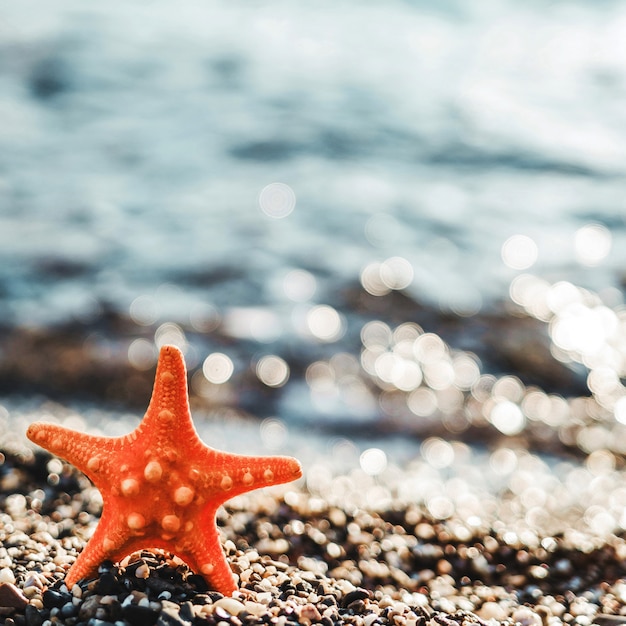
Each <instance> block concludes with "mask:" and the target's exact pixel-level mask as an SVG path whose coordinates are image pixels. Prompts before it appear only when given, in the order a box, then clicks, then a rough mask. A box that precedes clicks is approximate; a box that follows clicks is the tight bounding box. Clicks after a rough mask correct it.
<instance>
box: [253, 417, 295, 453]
mask: <svg viewBox="0 0 626 626" xmlns="http://www.w3.org/2000/svg"><path fill="white" fill-rule="evenodd" d="M260 431H261V441H263V445H264V446H265V447H266V448H267V449H268V450H280V449H281V448H282V447H283V445H284V444H285V442H286V441H287V434H288V433H287V427H286V426H285V424H284V423H283V422H282V421H281V420H279V419H277V418H275V417H268V418H267V419H264V420H263V421H262V422H261V426H260Z"/></svg>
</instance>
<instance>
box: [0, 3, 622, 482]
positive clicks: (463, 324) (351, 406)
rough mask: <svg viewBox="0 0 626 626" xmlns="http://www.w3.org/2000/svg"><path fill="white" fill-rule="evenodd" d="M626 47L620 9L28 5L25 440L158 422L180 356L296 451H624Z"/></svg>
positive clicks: (10, 313)
mask: <svg viewBox="0 0 626 626" xmlns="http://www.w3.org/2000/svg"><path fill="white" fill-rule="evenodd" d="M624 41H626V6H625V5H624V3H623V2H619V1H617V0H615V1H611V0H602V1H599V2H594V3H586V2H574V1H566V0H562V1H557V2H547V1H540V0H535V1H530V2H526V3H523V5H522V4H520V3H518V2H513V1H505V2H491V1H488V0H484V1H481V2H474V3H467V2H455V1H452V0H448V1H441V2H429V1H426V0H424V1H418V0H414V1H408V0H405V1H400V0H397V1H396V0H384V1H382V0H371V1H367V2H362V1H361V2H357V1H355V0H348V1H346V2H341V3H337V2H327V1H324V0H322V1H321V2H315V3H301V2H296V3H293V2H291V3H290V2H283V1H279V0H276V1H267V2H258V3H252V4H251V3H248V2H242V1H239V0H228V1H226V0H213V1H205V0H203V1H193V0H189V1H185V2H182V3H177V4H173V3H171V2H168V1H166V0H143V1H139V0H137V1H131V2H117V1H113V2H108V3H106V4H105V5H101V6H96V5H87V4H85V3H84V2H80V1H79V0H60V1H55V0H52V1H50V2H46V3H35V2H33V1H32V0H21V1H20V2H12V3H10V2H3V3H2V4H1V6H0V333H1V335H0V392H1V393H2V395H3V397H4V398H5V399H6V400H5V403H4V405H5V407H6V408H5V412H6V416H5V422H6V424H9V425H11V424H15V423H16V420H17V421H19V420H18V418H17V417H15V416H19V415H28V411H29V410H30V409H29V407H31V406H33V405H37V402H39V401H42V402H43V401H44V399H45V398H52V399H54V400H55V401H57V402H61V403H62V404H63V405H64V406H65V405H68V406H73V405H74V404H75V403H76V402H77V401H78V400H80V401H81V402H84V403H86V404H82V405H80V406H81V407H82V408H81V409H80V412H81V413H82V414H83V415H84V416H87V417H85V419H86V420H87V423H88V424H91V425H92V426H94V425H98V427H102V428H104V429H105V430H106V428H107V427H106V426H102V424H103V421H102V419H101V414H100V413H98V412H97V410H96V408H94V407H98V406H101V405H102V403H103V402H104V403H106V406H110V407H117V409H119V410H121V411H126V410H129V411H133V412H135V414H136V415H138V414H140V413H141V408H142V407H145V406H146V405H147V398H148V396H147V394H149V385H150V383H151V380H150V377H151V375H152V374H151V370H150V368H151V367H153V366H154V358H155V354H156V346H157V345H159V344H162V343H164V342H172V343H177V344H178V345H181V346H182V347H184V348H185V350H186V354H187V360H188V365H189V369H190V373H191V380H192V391H193V393H194V395H195V397H196V404H197V406H198V408H197V410H198V415H199V416H200V421H202V419H201V416H202V415H203V414H204V413H202V411H204V412H205V413H206V416H207V419H208V418H214V419H218V420H219V419H221V420H222V422H223V423H225V422H224V420H226V421H227V418H228V419H231V418H232V419H235V420H238V419H244V418H245V416H246V415H254V416H256V417H257V418H259V420H262V424H263V425H264V426H263V428H265V431H264V432H265V440H264V441H265V443H268V442H269V443H268V446H269V447H270V448H274V449H280V446H281V445H282V444H281V442H282V441H284V440H285V437H287V432H288V431H289V429H294V428H295V429H300V430H299V431H298V432H299V433H300V434H299V435H293V436H294V437H297V436H300V437H303V438H304V439H306V437H307V436H308V434H309V433H310V432H317V431H319V430H320V429H321V430H322V432H323V433H324V436H329V437H330V436H331V435H332V436H333V437H335V438H334V439H333V441H334V442H335V443H334V444H333V445H335V444H337V441H339V444H337V445H339V446H340V447H339V448H338V449H339V450H345V448H342V447H341V445H343V444H344V443H345V442H346V441H348V442H350V441H352V439H353V438H355V437H357V434H358V436H364V435H366V436H367V437H370V438H371V440H372V441H374V442H375V444H376V445H381V446H382V445H383V444H382V443H381V441H382V440H383V439H384V438H385V437H390V438H391V437H399V438H400V440H401V442H402V443H403V445H407V439H406V438H405V437H404V435H405V434H406V433H409V434H410V435H412V436H413V435H415V437H416V441H421V440H422V439H424V438H429V439H428V441H430V442H431V443H432V442H433V441H435V442H439V441H444V440H447V439H449V438H455V439H458V440H461V441H465V442H466V443H468V444H471V445H473V443H474V442H476V441H478V442H481V443H485V442H489V441H495V440H499V439H498V438H514V439H515V441H521V442H522V444H523V445H529V446H530V445H532V446H535V447H538V448H542V447H543V448H545V449H547V450H548V451H550V452H552V451H554V450H555V449H560V448H561V447H563V446H565V448H567V449H568V450H572V449H574V450H576V451H577V452H581V451H582V453H584V454H590V453H593V452H594V451H598V450H604V449H608V450H612V453H615V454H618V455H619V454H622V452H624V451H625V450H626V436H625V433H624V432H623V430H624V429H625V428H626V426H625V424H626V399H625V398H626V389H625V388H624V386H623V385H622V380H623V379H624V375H625V374H626V318H625V317H624V315H623V312H622V311H623V309H622V306H623V295H624V284H625V282H626V203H625V202H626V201H625V198H626V178H625V174H626V106H625V104H626V102H625V100H626V45H624ZM69 347H71V350H70V349H69ZM116 368H117V370H116ZM113 370H116V371H119V374H118V375H117V377H116V374H115V373H113ZM146 385H147V386H146ZM34 398H35V399H36V400H33V399H34ZM90 407H91V408H90ZM120 407H121V408H120ZM137 407H139V408H137ZM76 410H78V409H76ZM111 410H113V409H111ZM89 415H95V417H93V419H92V420H91V421H90V418H89V417H88V416H89ZM11 416H13V418H14V420H13V422H12V421H11ZM216 416H217V417H216ZM233 416H234V417H233ZM20 419H21V418H20ZM235 423H237V422H235ZM7 427H10V426H7ZM254 428H256V429H257V430H256V431H254V432H256V433H258V426H256V425H255V427H254ZM268 429H269V430H268ZM268 433H269V434H268ZM489 433H491V434H489ZM337 437H339V439H337ZM438 437H441V438H442V439H441V440H439V439H436V438H438ZM433 438H435V439H433ZM520 438H521V439H520ZM410 441H411V439H409V442H410ZM277 442H278V443H277ZM342 442H343V443H342ZM346 445H347V444H346ZM372 445H373V444H372ZM409 445H411V444H409ZM371 449H374V450H378V448H377V447H373V448H371ZM415 449H418V448H417V447H415ZM339 454H340V456H341V452H340V453H339ZM375 454H376V453H374V457H373V459H374V461H373V462H375V461H376V456H375ZM379 460H380V458H379ZM370 469H371V468H370ZM373 473H375V471H373Z"/></svg>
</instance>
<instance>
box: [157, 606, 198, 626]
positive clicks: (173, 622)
mask: <svg viewBox="0 0 626 626" xmlns="http://www.w3.org/2000/svg"><path fill="white" fill-rule="evenodd" d="M170 604H171V603H170ZM174 606H175V605H174ZM156 623H157V626H189V624H190V622H188V621H187V620H184V619H183V618H182V617H181V616H180V613H179V612H178V607H177V606H176V608H172V607H170V606H167V607H163V610H162V611H161V613H160V614H159V617H158V619H157V622H156Z"/></svg>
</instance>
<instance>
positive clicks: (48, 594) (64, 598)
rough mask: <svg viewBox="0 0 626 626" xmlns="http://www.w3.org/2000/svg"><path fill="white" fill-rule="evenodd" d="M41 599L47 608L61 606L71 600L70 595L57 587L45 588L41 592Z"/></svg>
mask: <svg viewBox="0 0 626 626" xmlns="http://www.w3.org/2000/svg"><path fill="white" fill-rule="evenodd" d="M42 600H43V605H44V606H45V607H46V608H47V609H53V608H55V607H56V608H61V607H62V606H63V605H64V604H67V603H68V602H71V601H72V596H71V594H69V593H65V592H64V591H59V590H58V589H46V590H45V591H44V592H43V596H42Z"/></svg>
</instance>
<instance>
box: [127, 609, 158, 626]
mask: <svg viewBox="0 0 626 626" xmlns="http://www.w3.org/2000/svg"><path fill="white" fill-rule="evenodd" d="M122 617H123V618H124V619H125V620H126V621H127V622H130V623H131V624H132V626H153V624H156V621H157V619H159V612H158V611H155V610H154V609H151V608H150V607H149V606H138V605H137V604H129V605H127V606H124V607H122Z"/></svg>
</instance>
